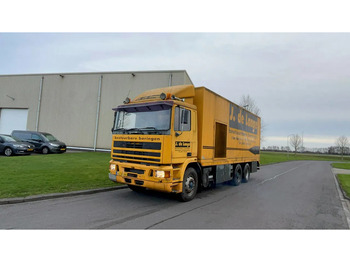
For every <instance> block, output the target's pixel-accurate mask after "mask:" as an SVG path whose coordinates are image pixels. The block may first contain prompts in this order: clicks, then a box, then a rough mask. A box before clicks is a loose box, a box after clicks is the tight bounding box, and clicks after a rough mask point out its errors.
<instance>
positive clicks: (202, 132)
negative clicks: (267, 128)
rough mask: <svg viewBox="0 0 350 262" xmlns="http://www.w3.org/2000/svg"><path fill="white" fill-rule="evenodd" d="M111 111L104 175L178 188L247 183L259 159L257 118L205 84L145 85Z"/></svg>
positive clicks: (134, 184) (190, 192)
mask: <svg viewBox="0 0 350 262" xmlns="http://www.w3.org/2000/svg"><path fill="white" fill-rule="evenodd" d="M114 110H115V121H114V126H113V129H112V131H113V141H112V150H111V158H112V160H111V161H110V174H109V178H110V179H111V180H112V181H115V182H119V183H123V184H127V185H129V187H130V188H131V189H133V190H136V191H140V190H144V189H146V188H149V189H153V190H158V191H163V192H173V193H178V194H179V196H180V199H181V200H183V201H189V200H191V199H193V198H194V196H195V195H196V193H197V190H198V189H200V188H207V187H210V186H212V185H215V184H218V183H223V182H228V183H230V184H233V185H239V184H240V183H241V182H248V180H249V177H250V173H252V172H256V171H257V169H258V167H259V161H260V122H261V120H260V117H258V116H257V115H254V114H252V113H250V112H249V111H247V110H245V109H244V108H242V107H240V106H238V105H237V104H235V103H233V102H231V101H229V100H227V99H225V98H223V97H222V96H220V95H218V94H216V93H214V92H212V91H210V90H209V89H207V88H205V87H197V88H195V87H194V86H191V85H184V86H173V87H166V88H160V89H154V90H149V91H146V92H144V93H142V94H141V95H139V96H138V97H136V98H135V99H134V100H133V101H131V100H130V99H126V101H125V103H124V105H121V106H118V107H117V108H115V109H114Z"/></svg>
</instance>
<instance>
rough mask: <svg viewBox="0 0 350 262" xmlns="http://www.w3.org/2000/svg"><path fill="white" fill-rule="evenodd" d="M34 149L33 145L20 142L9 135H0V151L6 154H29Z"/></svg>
mask: <svg viewBox="0 0 350 262" xmlns="http://www.w3.org/2000/svg"><path fill="white" fill-rule="evenodd" d="M33 151H34V145H32V144H30V143H27V142H22V141H20V140H18V139H16V138H14V137H11V136H10V135H0V153H1V154H5V155H6V156H12V155H30V154H31V153H32V152H33Z"/></svg>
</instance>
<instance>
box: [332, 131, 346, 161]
mask: <svg viewBox="0 0 350 262" xmlns="http://www.w3.org/2000/svg"><path fill="white" fill-rule="evenodd" d="M335 144H336V145H337V147H338V148H339V150H340V154H341V160H343V158H344V152H345V150H346V148H347V146H348V145H349V140H348V138H347V137H346V136H340V137H338V139H337V140H336V141H335Z"/></svg>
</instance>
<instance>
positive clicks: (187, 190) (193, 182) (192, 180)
mask: <svg viewBox="0 0 350 262" xmlns="http://www.w3.org/2000/svg"><path fill="white" fill-rule="evenodd" d="M197 189H198V175H197V172H196V170H195V169H194V168H192V167H190V168H187V170H186V172H185V175H184V180H183V182H182V193H181V194H180V200H181V201H183V202H187V201H190V200H192V199H193V198H194V197H195V196H196V194H197Z"/></svg>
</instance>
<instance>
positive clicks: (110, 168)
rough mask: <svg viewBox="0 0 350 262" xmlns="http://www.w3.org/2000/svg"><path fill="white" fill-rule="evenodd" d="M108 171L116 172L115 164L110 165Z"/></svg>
mask: <svg viewBox="0 0 350 262" xmlns="http://www.w3.org/2000/svg"><path fill="white" fill-rule="evenodd" d="M109 170H111V171H112V172H115V171H116V170H117V167H116V164H110V165H109Z"/></svg>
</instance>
